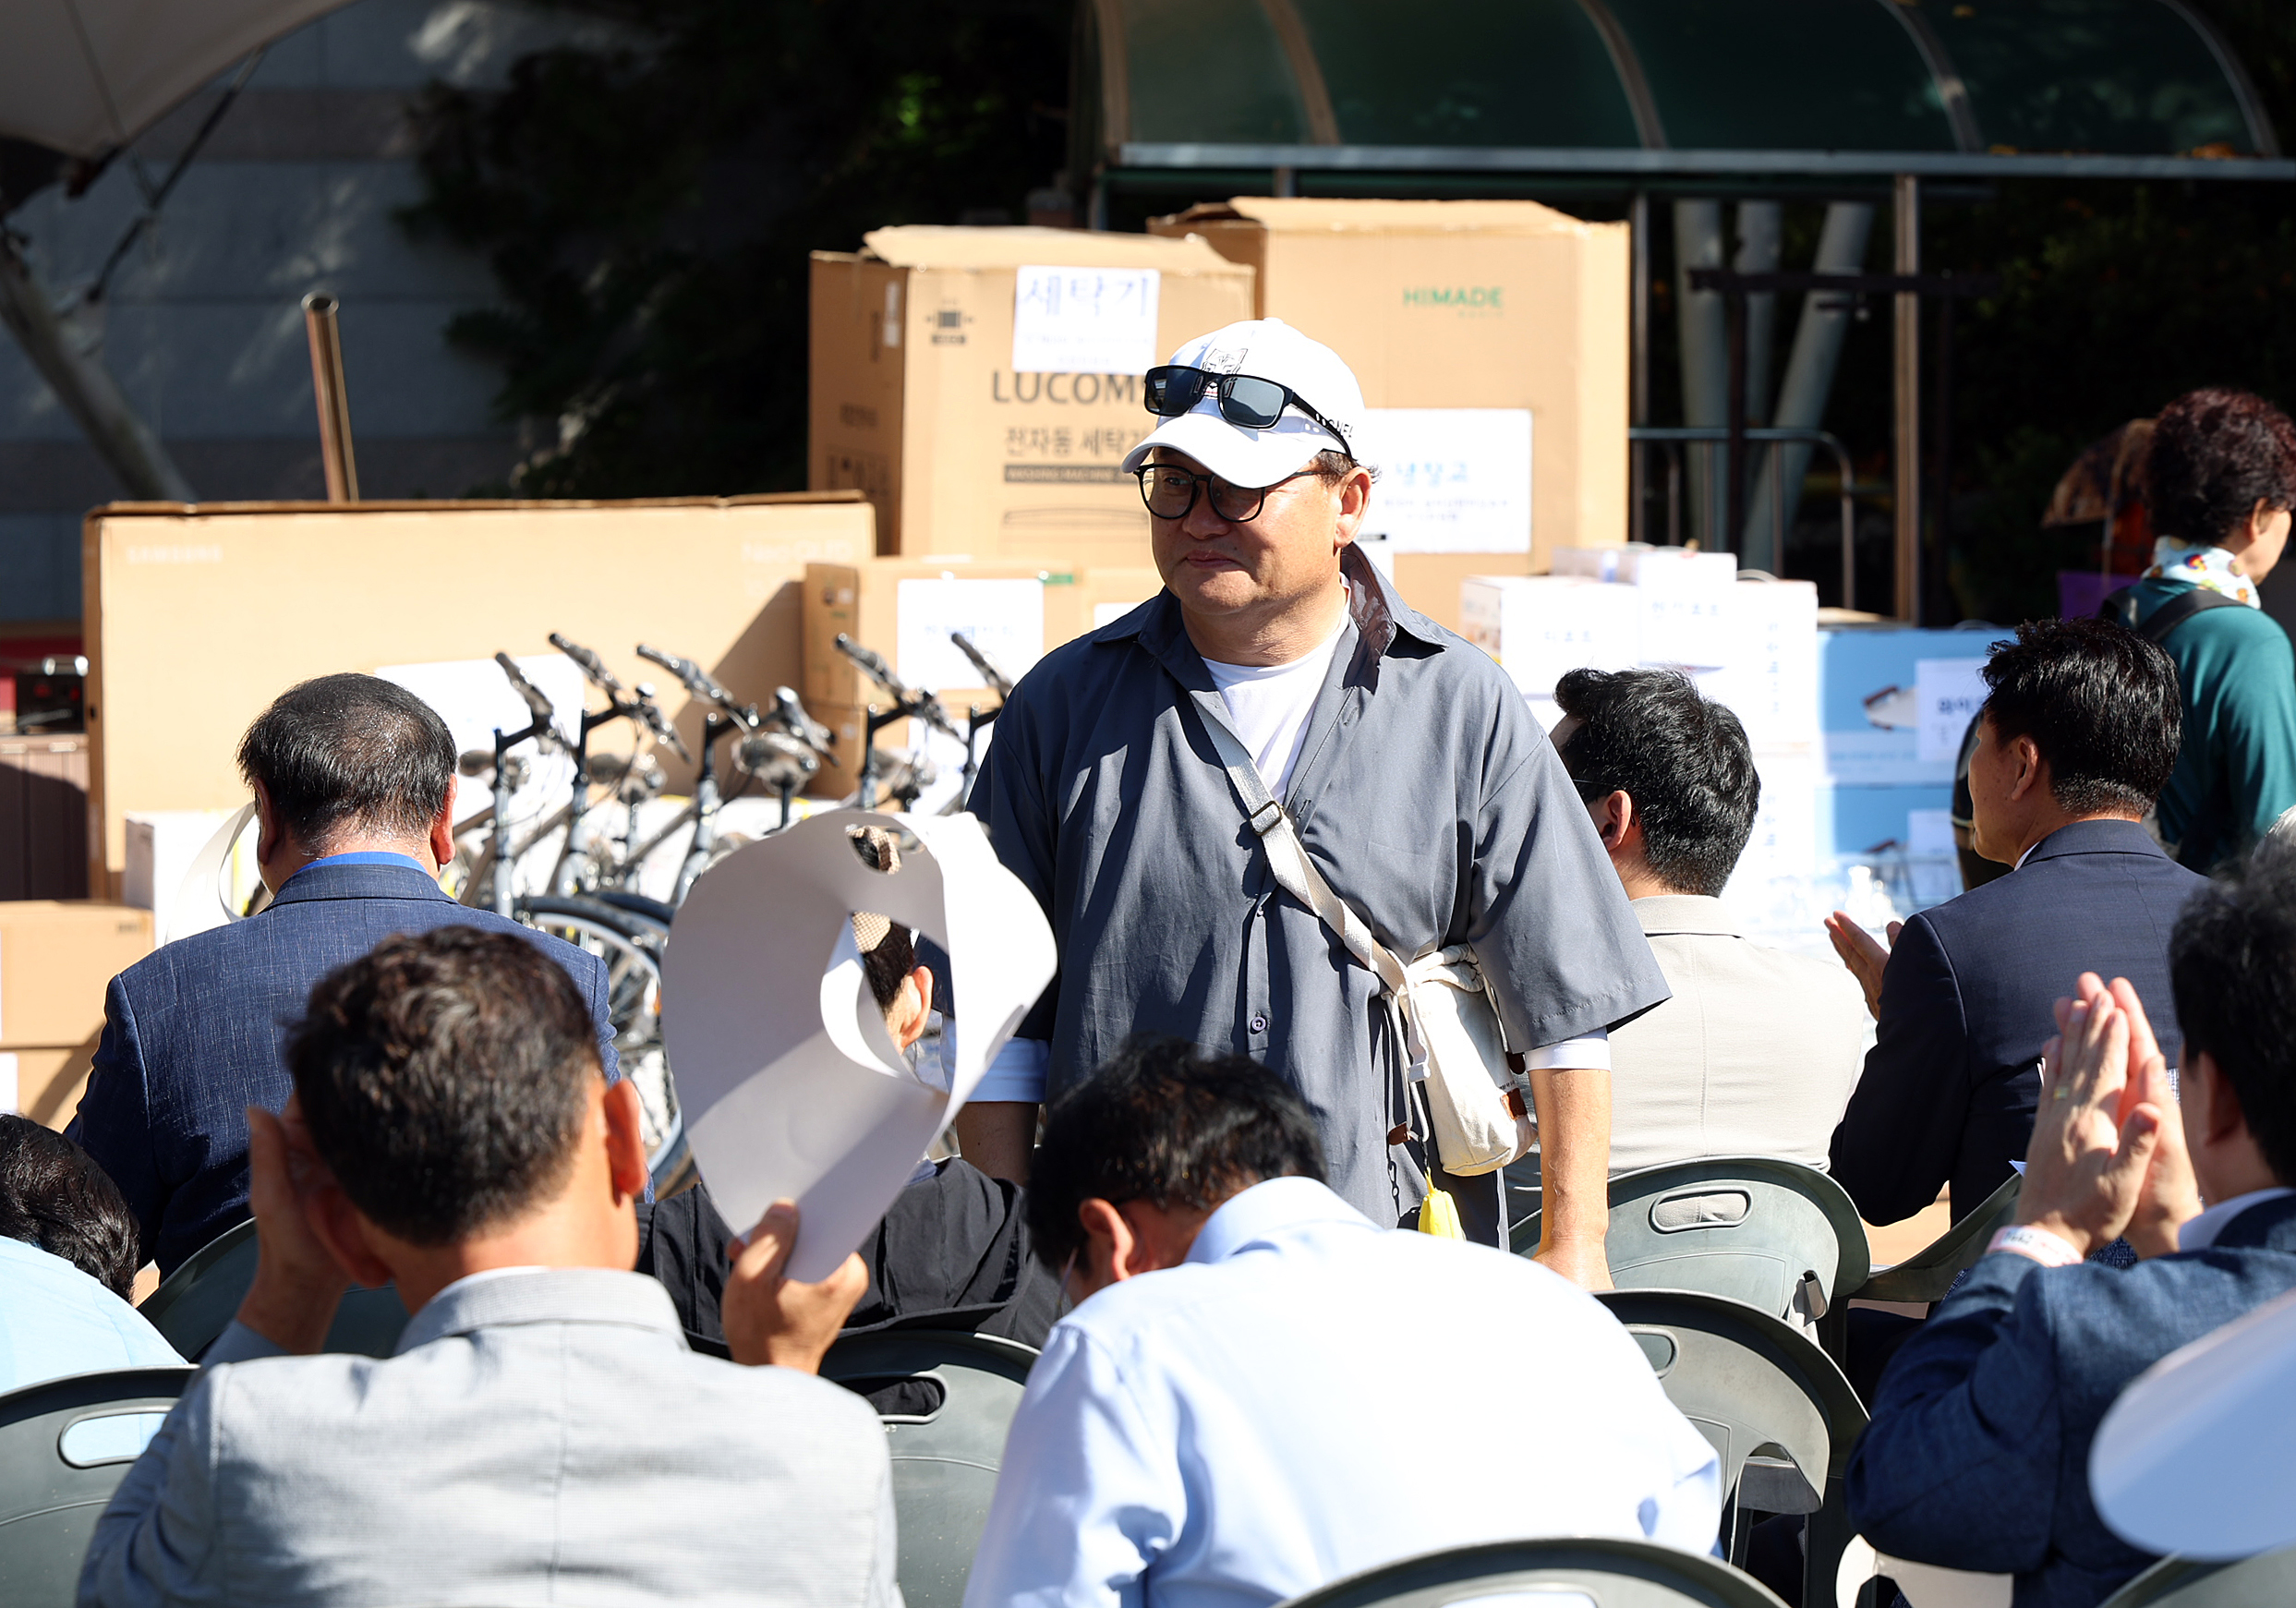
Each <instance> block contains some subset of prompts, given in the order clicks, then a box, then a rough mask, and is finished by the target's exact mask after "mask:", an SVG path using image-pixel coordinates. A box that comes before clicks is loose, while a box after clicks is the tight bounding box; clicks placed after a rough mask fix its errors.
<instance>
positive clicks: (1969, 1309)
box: [1849, 844, 2296, 1608]
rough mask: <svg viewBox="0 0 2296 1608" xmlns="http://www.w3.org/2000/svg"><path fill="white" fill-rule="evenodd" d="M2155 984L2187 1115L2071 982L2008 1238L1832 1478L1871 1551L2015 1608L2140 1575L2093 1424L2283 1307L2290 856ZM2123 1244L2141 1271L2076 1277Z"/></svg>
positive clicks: (2294, 1196)
mask: <svg viewBox="0 0 2296 1608" xmlns="http://www.w3.org/2000/svg"><path fill="white" fill-rule="evenodd" d="M2017 875H2018V877H2023V876H2024V875H2025V873H2024V872H2019V873H2018V874H2017ZM2010 880H2011V881H2014V880H2016V877H2012V878H2010ZM2129 897H2130V898H2131V900H2132V901H2134V900H2135V889H2134V888H2133V886H2132V888H2131V890H2130V895H2129ZM2128 919H2130V920H2132V921H2140V920H2142V919H2144V916H2143V910H2142V906H2141V905H2139V906H2138V907H2137V908H2135V909H2133V910H2132V911H2131V912H2130V913H2129V917H2128ZM2291 978H2296V856H2292V855H2291V853H2290V851H2289V850H2287V849H2286V848H2284V847H2282V846H2280V845H2277V844H2270V845H2267V846H2266V848H2265V849H2264V850H2262V851H2260V852H2259V853H2258V856H2257V859H2256V861H2255V862H2254V864H2253V865H2252V866H2251V867H2250V868H2249V870H2248V871H2247V872H2246V874H2245V876H2244V877H2239V878H2237V879H2233V880H2228V881H2225V882H2220V883H2217V884H2214V885H2208V886H2205V887H2204V888H2203V889H2202V891H2201V892H2200V893H2199V894H2198V895H2196V896H2195V897H2194V898H2193V901H2192V903H2191V904H2190V905H2188V906H2187V907H2186V909H2185V912H2184V914H2183V916H2182V917H2181V919H2180V920H2179V921H2178V922H2177V923H2176V925H2175V931H2174V935H2173V936H2172V937H2171V938H2170V939H2169V979H2170V985H2171V990H2172V993H2173V995H2174V997H2175V1000H2176V1010H2177V1017H2178V1020H2179V1021H2180V1022H2181V1023H2182V1025H2183V1029H2184V1043H2183V1050H2182V1057H2181V1072H2182V1076H2181V1079H2180V1083H2181V1090H2182V1101H2181V1106H2180V1103H2179V1101H2178V1098H2177V1095H2176V1094H2175V1093H2174V1092H2173V1091H2172V1090H2171V1087H2170V1084H2169V1072H2168V1066H2167V1063H2166V1061H2165V1060H2164V1059H2163V1058H2162V1055H2161V1046H2159V1045H2158V1044H2157V1042H2156V1040H2155V1037H2154V1034H2153V1031H2152V1029H2151V1027H2150V1026H2149V1025H2148V1024H2147V1023H2146V1021H2145V1006H2144V1004H2143V1003H2142V1002H2141V1001H2140V1000H2139V998H2138V996H2137V991H2136V990H2135V989H2133V988H2132V987H2130V985H2129V984H2128V981H2127V979H2125V978H2116V979H2114V981H2113V984H2112V986H2111V987H2110V989H2109V990H2108V989H2106V988H2105V987H2103V986H2102V985H2100V984H2099V982H2098V980H2097V976H2096V975H2095V974H2094V973H2090V974H2087V975H2085V976H2083V977H2082V978H2081V979H2080V981H2079V984H2078V992H2079V995H2080V997H2079V999H2078V1000H2077V1001H2074V1000H2066V1001H2063V1002H2062V1003H2061V1005H2060V1010H2059V1016H2060V1020H2061V1022H2062V1023H2063V1026H2062V1029H2061V1036H2060V1039H2058V1040H2053V1041H2052V1042H2051V1044H2050V1046H2049V1054H2048V1066H2047V1068H2046V1070H2045V1071H2044V1073H2043V1082H2044V1087H2045V1089H2046V1093H2047V1097H2046V1098H2044V1099H2043V1100H2042V1101H2041V1103H2040V1118H2039V1119H2038V1120H2037V1121H2036V1123H2035V1124H2034V1130H2033V1144H2032V1148H2031V1150H2030V1152H2029V1153H2028V1155H2027V1159H2026V1166H2025V1178H2024V1188H2023V1189H2022V1190H2021V1191H2019V1193H2018V1203H2017V1224H2016V1226H2014V1227H2009V1228H2004V1229H2002V1230H2000V1233H1998V1234H1997V1235H1996V1236H1995V1237H1994V1239H1993V1242H1992V1251H1991V1253H1990V1254H1988V1256H1986V1257H1985V1258H1984V1260H1982V1261H1981V1262H1979V1263H1977V1265H1976V1267H1975V1268H1974V1269H1973V1270H1972V1271H1971V1273H1970V1275H1969V1277H1968V1278H1967V1280H1966V1281H1964V1283H1963V1285H1962V1286H1961V1288H1959V1289H1957V1290H1955V1291H1954V1292H1953V1293H1952V1295H1950V1296H1948V1297H1946V1299H1945V1300H1943V1301H1942V1302H1940V1303H1939V1306H1938V1308H1937V1310H1936V1311H1935V1312H1933V1313H1932V1314H1931V1315H1930V1318H1929V1321H1928V1322H1927V1323H1926V1324H1922V1325H1921V1327H1920V1328H1919V1330H1918V1331H1916V1332H1915V1335H1914V1336H1913V1337H1912V1338H1911V1339H1909V1340H1907V1341H1906V1342H1905V1344H1904V1346H1903V1348H1901V1349H1900V1350H1899V1352H1898V1354H1897V1358H1896V1360H1894V1361H1893V1362H1891V1365H1890V1369H1889V1372H1887V1373H1886V1374H1884V1375H1883V1377H1882V1382H1881V1389H1880V1393H1879V1396H1878V1397H1877V1398H1876V1400H1875V1402H1874V1411H1873V1422H1872V1424H1871V1426H1870V1427H1869V1428H1867V1431H1866V1433H1865V1434H1864V1436H1863V1437H1862V1438H1861V1439H1860V1440H1859V1441H1858V1443H1857V1449H1856V1452H1855V1455H1854V1457H1853V1458H1852V1461H1851V1464H1850V1469H1849V1503H1850V1517H1851V1518H1852V1519H1853V1520H1854V1521H1855V1524H1856V1526H1857V1528H1858V1530H1859V1532H1860V1533H1862V1534H1863V1535H1865V1536H1866V1537H1867V1539H1868V1540H1869V1541H1871V1542H1873V1544H1874V1545H1875V1546H1876V1547H1877V1548H1879V1550H1881V1551H1883V1552H1886V1553H1888V1554H1891V1555H1893V1556H1896V1557H1902V1558H1907V1559H1911V1560H1912V1561H1914V1562H1915V1563H1926V1564H1935V1565H1940V1566H1944V1567H1947V1568H1954V1569H1975V1570H1979V1571H1983V1572H1987V1573H1993V1574H2001V1573H2008V1574H2013V1575H2015V1576H2016V1602H2017V1604H2018V1608H2088V1605H2089V1604H2093V1603H2096V1602H2101V1601H2103V1600H2104V1599H2105V1598H2107V1597H2109V1596H2110V1595H2111V1594H2112V1593H2113V1591H2114V1590H2116V1589H2117V1588H2118V1587H2120V1586H2121V1584H2122V1583H2123V1582H2125V1581H2127V1580H2128V1579H2129V1578H2130V1577H2132V1576H2133V1575H2135V1574H2136V1573H2138V1572H2139V1571H2140V1570H2142V1569H2143V1568H2144V1567H2145V1566H2146V1565H2148V1564H2150V1563H2151V1562H2152V1561H2153V1560H2152V1559H2151V1558H2150V1557H2149V1556H2147V1555H2146V1554H2145V1553H2143V1552H2141V1551H2139V1550H2137V1549H2136V1548H2134V1547H2133V1546H2131V1545H2130V1544H2129V1543H2128V1542H2124V1541H2122V1540H2121V1539H2120V1538H2119V1537H2117V1536H2115V1535H2114V1534H2113V1533H2112V1531H2110V1530H2109V1529H2107V1528H2106V1527H2105V1525H2104V1523H2103V1521H2102V1520H2101V1519H2100V1518H2099V1517H2097V1509H2096V1507H2095V1505H2094V1504H2093V1503H2092V1501H2091V1499H2090V1494H2089V1448H2090V1445H2091V1443H2092V1442H2093V1441H2094V1439H2095V1438H2096V1434H2097V1425H2098V1423H2099V1422H2100V1421H2102V1420H2103V1418H2104V1416H2105V1411H2106V1409H2108V1408H2109V1407H2111V1405H2112V1404H2113V1400H2114V1398H2115V1397H2117V1396H2119V1395H2120V1394H2121V1390H2122V1388H2123V1387H2124V1386H2126V1385H2127V1384H2129V1383H2130V1382H2131V1381H2132V1380H2133V1379H2134V1378H2135V1377H2136V1376H2137V1375H2138V1374H2140V1373H2142V1372H2144V1371H2145V1369H2146V1368H2148V1367H2150V1366H2151V1365H2152V1364H2153V1363H2155V1362H2157V1361H2158V1360H2160V1359H2162V1358H2163V1357H2166V1356H2167V1355H2168V1354H2169V1352H2171V1351H2173V1350H2175V1349H2176V1348H2178V1347H2180V1346H2182V1345H2185V1344H2186V1343H2187V1342H2189V1341H2192V1340H2195V1339H2198V1338H2199V1337H2200V1336H2203V1335H2205V1334H2207V1333H2208V1332H2209V1331H2211V1330H2213V1329H2216V1328H2218V1327H2220V1326H2221V1325H2223V1324H2228V1323H2230V1322H2231V1321H2232V1320H2233V1319H2234V1318H2237V1317H2239V1316H2241V1315H2242V1313H2244V1312H2252V1311H2254V1309H2255V1308H2257V1307H2259V1306H2262V1305H2263V1304H2264V1303H2266V1301H2269V1300H2273V1299H2274V1298H2275V1297H2278V1296H2279V1295H2282V1294H2284V1293H2286V1292H2288V1291H2290V1290H2291V1289H2296V1189H2291V1188H2290V1185H2291V1184H2296V1003H2292V1002H2291V993H2290V986H2289V984H2290V979H2291ZM2204 1202H2205V1203H2206V1205H2205V1209H2204V1206H2203V1203H2204ZM2122 1235H2125V1236H2126V1237H2127V1239H2128V1242H2129V1243H2130V1244H2131V1245H2132V1246H2133V1247H2134V1248H2135V1250H2136V1252H2137V1254H2138V1255H2139V1256H2140V1257H2141V1258H2142V1259H2143V1260H2141V1261H2140V1262H2138V1263H2137V1264H2136V1265H2135V1266H2133V1267H2130V1268H2125V1269H2124V1268H2116V1267H2106V1266H2100V1265H2095V1264H2084V1263H2083V1262H2082V1258H2083V1257H2084V1256H2086V1255H2088V1254H2090V1253H2091V1252H2093V1251H2095V1250H2096V1249H2097V1247H2099V1246H2101V1245H2105V1244H2109V1243H2110V1242H2111V1241H2112V1240H2113V1239H2115V1238H2116V1237H2119V1236H2122Z"/></svg>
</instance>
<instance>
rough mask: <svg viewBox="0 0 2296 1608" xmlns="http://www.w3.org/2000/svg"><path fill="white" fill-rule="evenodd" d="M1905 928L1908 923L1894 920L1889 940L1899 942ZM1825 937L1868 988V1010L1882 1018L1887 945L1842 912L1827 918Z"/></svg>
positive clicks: (1888, 957) (1860, 984)
mask: <svg viewBox="0 0 2296 1608" xmlns="http://www.w3.org/2000/svg"><path fill="white" fill-rule="evenodd" d="M1904 930H1905V924H1904V923H1903V922H1902V921H1893V922H1891V924H1890V925H1889V927H1888V928H1887V931H1888V932H1889V935H1890V942H1891V944H1894V943H1896V942H1897V935H1898V934H1900V933H1902V932H1903V931H1904ZM1826 937H1828V938H1829V939H1831V940H1832V943H1833V952H1834V953H1835V954H1837V955H1839V956H1841V957H1842V963H1843V965H1844V966H1847V967H1848V968H1849V969H1850V975H1851V976H1853V977H1855V978H1856V979H1857V985H1858V986H1859V987H1860V988H1863V989H1864V990H1865V991H1866V1010H1867V1014H1869V1015H1871V1016H1872V1017H1873V1019H1874V1020H1875V1021H1876V1022H1879V1021H1880V1020H1881V972H1882V968H1883V967H1885V966H1887V965H1888V964H1889V963H1890V951H1889V949H1888V947H1887V946H1885V945H1882V944H1878V943H1876V942H1874V936H1873V934H1871V933H1869V932H1867V930H1866V929H1865V928H1864V927H1862V926H1859V925H1857V924H1856V923H1855V922H1854V921H1852V920H1851V919H1850V918H1849V917H1848V916H1847V915H1846V914H1844V913H1843V912H1841V911H1838V910H1837V911H1835V912H1834V913H1832V914H1831V915H1830V916H1828V917H1826Z"/></svg>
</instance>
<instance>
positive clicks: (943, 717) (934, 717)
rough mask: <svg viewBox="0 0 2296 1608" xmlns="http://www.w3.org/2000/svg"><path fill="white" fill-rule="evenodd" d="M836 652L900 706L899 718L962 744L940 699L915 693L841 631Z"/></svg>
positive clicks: (881, 659)
mask: <svg viewBox="0 0 2296 1608" xmlns="http://www.w3.org/2000/svg"><path fill="white" fill-rule="evenodd" d="M837 650H838V651H839V652H840V653H841V654H843V655H844V656H845V657H846V658H847V659H852V661H853V662H854V663H855V664H857V665H859V666H860V667H861V671H862V673H863V674H864V675H866V676H867V677H868V678H869V679H870V680H871V681H873V682H875V683H876V684H877V685H879V686H881V687H883V688H884V689H885V690H886V691H887V692H888V694H890V695H892V699H893V702H894V703H896V704H898V705H900V711H901V713H902V714H904V715H909V716H912V717H913V718H915V719H920V720H923V721H924V723H925V724H926V725H928V726H930V727H932V728H933V729H934V730H935V731H939V732H942V733H945V734H946V735H948V736H950V737H954V738H956V739H957V741H958V742H960V743H961V742H963V741H964V733H963V732H961V731H958V730H957V723H956V722H955V721H954V720H952V719H949V711H948V710H947V709H944V708H942V707H941V701H940V699H938V698H937V697H935V696H934V695H932V694H931V693H927V692H920V691H918V690H917V689H916V688H915V687H912V686H911V685H910V684H909V683H907V682H904V681H902V680H901V679H900V677H899V676H897V675H895V674H894V673H893V667H892V666H891V665H889V664H888V663H886V662H885V659H884V656H883V655H881V654H879V653H876V652H875V651H873V650H871V649H869V648H866V647H862V646H861V644H860V643H858V642H855V641H854V640H853V639H852V637H850V636H848V635H845V634H844V633H843V632H842V631H840V632H839V633H838V634H837Z"/></svg>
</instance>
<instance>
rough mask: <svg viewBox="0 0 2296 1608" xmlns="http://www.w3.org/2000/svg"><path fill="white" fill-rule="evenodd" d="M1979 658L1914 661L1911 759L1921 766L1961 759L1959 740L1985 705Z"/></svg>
mask: <svg viewBox="0 0 2296 1608" xmlns="http://www.w3.org/2000/svg"><path fill="white" fill-rule="evenodd" d="M1984 669H1985V660H1983V659H1915V660H1914V702H1915V706H1916V709H1915V719H1916V720H1917V722H1918V724H1917V725H1916V726H1915V747H1914V757H1915V760H1917V761H1918V762H1919V763H1921V764H1923V765H1951V764H1952V763H1953V761H1954V760H1956V759H1958V758H1960V757H1961V740H1962V737H1963V734H1964V733H1965V732H1966V731H1968V730H1969V721H1970V719H1971V718H1972V717H1973V716H1975V715H1976V712H1977V706H1979V705H1980V704H1982V703H1984V702H1985V696H1986V684H1985V678H1984V677H1983V676H1982V675H1980V674H1979V673H1978V672H1979V671H1983V670H1984Z"/></svg>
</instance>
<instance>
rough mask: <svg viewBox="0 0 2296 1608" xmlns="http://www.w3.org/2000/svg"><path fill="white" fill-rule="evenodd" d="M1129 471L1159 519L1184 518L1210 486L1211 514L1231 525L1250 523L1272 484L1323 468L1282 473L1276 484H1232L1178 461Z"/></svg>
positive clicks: (1317, 471)
mask: <svg viewBox="0 0 2296 1608" xmlns="http://www.w3.org/2000/svg"><path fill="white" fill-rule="evenodd" d="M1132 473H1133V474H1134V475H1136V476H1138V477H1139V478H1140V500H1141V501H1142V502H1145V503H1146V504H1148V512H1149V513H1151V514H1154V515H1155V516H1156V517H1157V518H1158V519H1185V518H1187V517H1188V515H1189V514H1190V513H1191V512H1192V511H1193V510H1194V508H1195V506H1196V499H1198V498H1199V497H1201V496H1202V495H1203V493H1204V489H1205V488H1206V487H1210V488H1211V490H1212V512H1213V513H1214V514H1218V515H1219V516H1220V517H1221V518H1222V519H1225V520H1227V522H1228V523H1229V524H1230V525H1250V524H1251V522H1252V521H1253V520H1255V519H1257V518H1259V517H1260V510H1261V509H1262V508H1263V506H1265V505H1266V502H1267V494H1268V493H1269V492H1271V491H1273V490H1275V486H1284V485H1288V484H1289V483H1290V482H1292V481H1294V480H1297V479H1299V478H1302V477H1305V476H1308V475H1318V474H1321V473H1323V471H1322V470H1320V469H1312V468H1310V469H1301V470H1299V471H1298V472H1297V473H1296V474H1290V475H1287V476H1285V477H1284V478H1282V479H1281V480H1278V481H1276V482H1275V486H1231V485H1229V484H1228V483H1227V481H1225V480H1223V479H1221V478H1219V477H1218V476H1217V475H1198V474H1195V473H1192V472H1191V471H1190V470H1187V469H1183V468H1181V467H1180V466H1179V465H1178V464H1142V465H1141V466H1140V467H1139V468H1137V469H1135V470H1133V471H1132Z"/></svg>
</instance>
